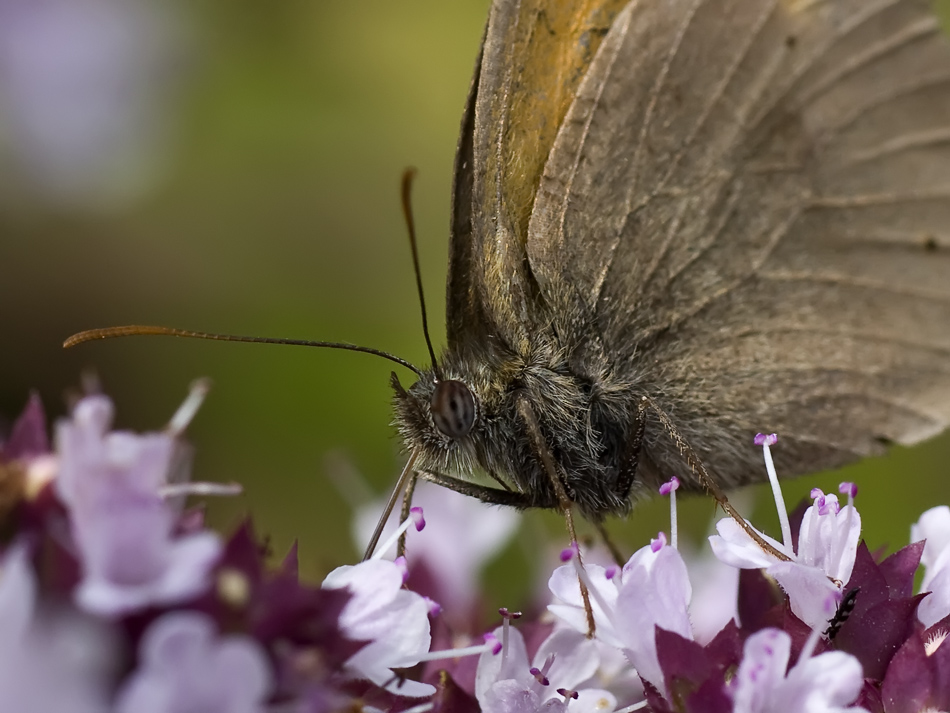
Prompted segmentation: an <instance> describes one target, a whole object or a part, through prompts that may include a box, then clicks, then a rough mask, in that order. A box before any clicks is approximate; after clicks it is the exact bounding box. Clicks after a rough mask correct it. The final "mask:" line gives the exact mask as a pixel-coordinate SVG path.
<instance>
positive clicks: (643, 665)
mask: <svg viewBox="0 0 950 713" xmlns="http://www.w3.org/2000/svg"><path fill="white" fill-rule="evenodd" d="M661 534H662V533H661ZM607 574H608V570H605V569H604V568H601V567H597V566H595V565H592V566H586V565H585V567H584V569H583V576H584V577H585V579H584V581H585V583H586V584H587V588H588V591H589V592H590V594H591V607H592V609H593V611H594V622H595V624H596V631H595V636H596V637H597V638H599V639H601V640H602V641H603V642H604V643H607V644H609V645H612V646H615V647H616V648H618V649H621V650H622V651H623V652H624V654H625V655H626V657H627V659H628V660H629V661H630V663H632V664H633V666H634V667H635V668H636V669H637V672H638V673H639V674H640V676H641V677H642V678H644V679H646V680H647V681H649V682H650V683H652V684H653V685H654V686H656V687H657V689H658V690H660V691H661V692H663V691H664V683H663V672H662V671H661V670H660V663H659V660H658V659H657V652H656V627H658V626H659V627H661V628H663V629H666V630H668V631H673V632H675V633H677V634H679V635H680V636H683V637H685V638H687V639H692V638H693V633H692V627H691V625H690V621H689V602H690V598H691V596H692V587H691V585H690V582H689V577H688V575H687V572H686V565H685V563H684V562H683V558H682V556H681V555H680V553H679V551H677V550H676V549H674V548H673V547H669V546H667V545H666V544H665V538H664V537H658V538H657V539H656V540H654V541H653V542H652V543H651V544H650V545H648V546H646V547H642V548H641V549H639V550H638V551H637V552H635V553H634V555H633V556H632V557H631V558H630V560H629V561H628V562H627V564H625V565H624V566H623V570H622V571H621V572H620V573H619V574H617V575H615V576H613V577H611V578H609V579H608V577H607ZM577 577H578V568H577V567H575V566H567V565H566V566H564V567H559V568H558V569H557V570H555V572H554V574H553V575H552V576H551V580H550V586H551V592H552V593H553V594H554V596H555V597H556V599H557V600H558V601H557V602H556V603H554V604H552V605H550V606H549V607H548V609H549V610H550V611H551V612H552V613H553V614H555V615H556V616H558V617H560V618H561V619H562V620H563V621H565V622H566V623H567V624H569V625H570V626H572V627H574V629H576V630H577V631H579V632H584V633H586V631H587V619H586V614H585V612H584V607H583V603H582V601H581V596H580V592H579V588H578V586H577Z"/></svg>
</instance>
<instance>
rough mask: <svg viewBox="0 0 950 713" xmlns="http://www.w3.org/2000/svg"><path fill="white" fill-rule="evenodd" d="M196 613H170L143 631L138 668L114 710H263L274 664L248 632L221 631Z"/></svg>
mask: <svg viewBox="0 0 950 713" xmlns="http://www.w3.org/2000/svg"><path fill="white" fill-rule="evenodd" d="M215 628H216V627H215V624H214V622H213V621H212V620H211V619H209V618H208V617H207V616H205V615H204V614H199V613H197V612H171V613H169V614H165V615H164V616H163V617H161V618H160V619H158V620H157V621H156V622H155V623H154V624H152V626H151V627H150V628H149V629H148V631H147V632H146V633H145V636H144V638H143V639H142V643H141V646H140V663H139V668H138V669H137V670H136V671H135V672H134V673H133V674H132V675H131V676H130V678H129V679H128V681H126V683H125V685H124V686H123V687H122V689H121V690H120V691H119V694H118V697H117V703H116V713H190V712H191V711H202V713H260V712H263V711H264V710H265V703H266V701H267V698H268V696H269V695H270V689H271V685H272V681H271V671H270V664H269V662H268V660H267V656H266V654H265V653H264V651H263V649H261V647H260V645H259V644H258V643H257V642H256V641H255V640H254V639H252V638H250V637H248V636H237V635H228V636H220V637H219V636H218V635H217V633H216V631H215Z"/></svg>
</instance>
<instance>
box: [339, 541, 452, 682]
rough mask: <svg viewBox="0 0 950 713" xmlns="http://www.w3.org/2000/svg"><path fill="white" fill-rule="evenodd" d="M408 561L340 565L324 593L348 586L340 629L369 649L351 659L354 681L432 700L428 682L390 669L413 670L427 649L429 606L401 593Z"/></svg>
mask: <svg viewBox="0 0 950 713" xmlns="http://www.w3.org/2000/svg"><path fill="white" fill-rule="evenodd" d="M405 576H406V569H405V562H404V561H402V560H399V561H397V562H390V561H388V560H382V559H371V560H367V561H366V562H361V563H360V564H357V565H346V566H344V567H338V568H337V569H335V570H333V571H332V572H330V574H328V575H327V577H326V579H324V580H323V585H322V586H323V587H324V588H326V589H342V588H346V589H347V590H348V591H349V592H350V594H351V595H352V596H351V598H350V600H349V601H348V602H347V603H346V606H345V607H344V609H343V612H342V614H341V615H340V628H341V629H342V630H343V633H344V634H346V636H348V637H349V638H350V639H353V640H354V641H367V642H369V643H368V644H367V645H366V646H364V647H363V648H361V649H360V650H359V651H357V652H356V653H355V654H353V656H351V657H350V658H349V659H348V660H347V662H346V666H345V668H346V669H347V670H348V671H349V672H350V673H351V675H353V677H354V678H362V679H368V680H370V681H372V682H373V683H375V684H376V685H378V686H381V687H383V688H386V690H388V691H390V692H392V693H395V694H398V695H401V696H407V697H409V698H421V697H423V696H431V695H432V694H433V693H435V688H434V687H433V686H430V685H429V684H427V683H419V682H418V681H411V680H400V679H399V678H398V677H397V676H396V674H395V673H393V671H392V669H394V668H408V667H410V666H415V665H416V664H417V663H419V661H420V660H421V659H422V658H423V656H424V655H425V654H426V653H427V652H428V651H429V645H430V642H431V639H430V635H429V604H428V602H426V600H425V598H424V597H422V596H420V595H419V594H416V593H415V592H411V591H409V590H408V589H403V587H402V585H403V582H404V581H405Z"/></svg>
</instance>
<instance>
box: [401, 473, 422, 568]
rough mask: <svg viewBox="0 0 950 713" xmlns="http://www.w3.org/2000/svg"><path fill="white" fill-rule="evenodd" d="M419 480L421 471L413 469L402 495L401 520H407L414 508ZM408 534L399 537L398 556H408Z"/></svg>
mask: <svg viewBox="0 0 950 713" xmlns="http://www.w3.org/2000/svg"><path fill="white" fill-rule="evenodd" d="M418 480H419V473H418V472H416V471H412V474H411V475H410V476H409V479H408V480H407V482H406V491H405V492H404V493H403V495H402V512H401V513H400V514H399V522H405V521H406V519H407V518H408V517H409V515H410V512H409V511H410V510H411V509H412V496H413V494H414V493H415V492H416V483H417V482H418ZM406 535H407V533H406V532H404V533H402V535H401V536H400V537H399V542H398V543H397V544H396V557H405V556H406Z"/></svg>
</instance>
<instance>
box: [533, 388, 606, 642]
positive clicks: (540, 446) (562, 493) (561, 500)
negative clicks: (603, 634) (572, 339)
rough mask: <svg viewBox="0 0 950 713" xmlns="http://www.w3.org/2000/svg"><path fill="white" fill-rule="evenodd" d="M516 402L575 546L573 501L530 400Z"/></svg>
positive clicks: (590, 615) (590, 626)
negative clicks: (552, 487) (558, 470)
mask: <svg viewBox="0 0 950 713" xmlns="http://www.w3.org/2000/svg"><path fill="white" fill-rule="evenodd" d="M516 403H517V409H518V415H519V416H521V419H522V420H523V421H524V424H525V426H526V427H527V429H528V437H529V438H530V439H531V443H532V445H533V446H534V450H535V453H536V454H537V456H538V458H539V459H540V460H541V463H542V464H543V465H544V470H545V471H546V472H547V474H548V477H549V478H550V479H551V484H552V485H553V486H554V492H555V493H556V494H557V499H558V504H559V505H560V507H561V512H563V513H564V522H565V524H566V525H567V532H568V534H569V535H570V538H571V544H572V545H573V546H574V547H575V548H576V547H577V530H576V529H575V528H574V502H573V501H572V500H571V499H570V497H568V494H567V488H565V487H564V482H563V481H562V480H561V476H560V475H559V474H558V472H557V466H556V465H555V464H554V459H553V458H552V457H551V451H549V450H548V446H547V442H546V441H545V440H544V435H543V434H542V433H541V424H540V423H538V418H537V416H535V414H534V409H532V408H531V402H530V401H528V399H526V398H524V397H523V396H521V397H519V398H518V400H517V402H516ZM576 552H577V564H578V565H579V566H581V567H583V562H581V552H580V549H577V550H576ZM578 584H579V585H580V589H581V599H582V600H583V602H584V611H585V612H586V614H587V638H589V639H592V638H594V631H595V628H596V626H595V624H594V610H593V608H592V607H591V605H590V592H589V591H587V585H586V584H584V582H583V580H581V579H579V578H578Z"/></svg>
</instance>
